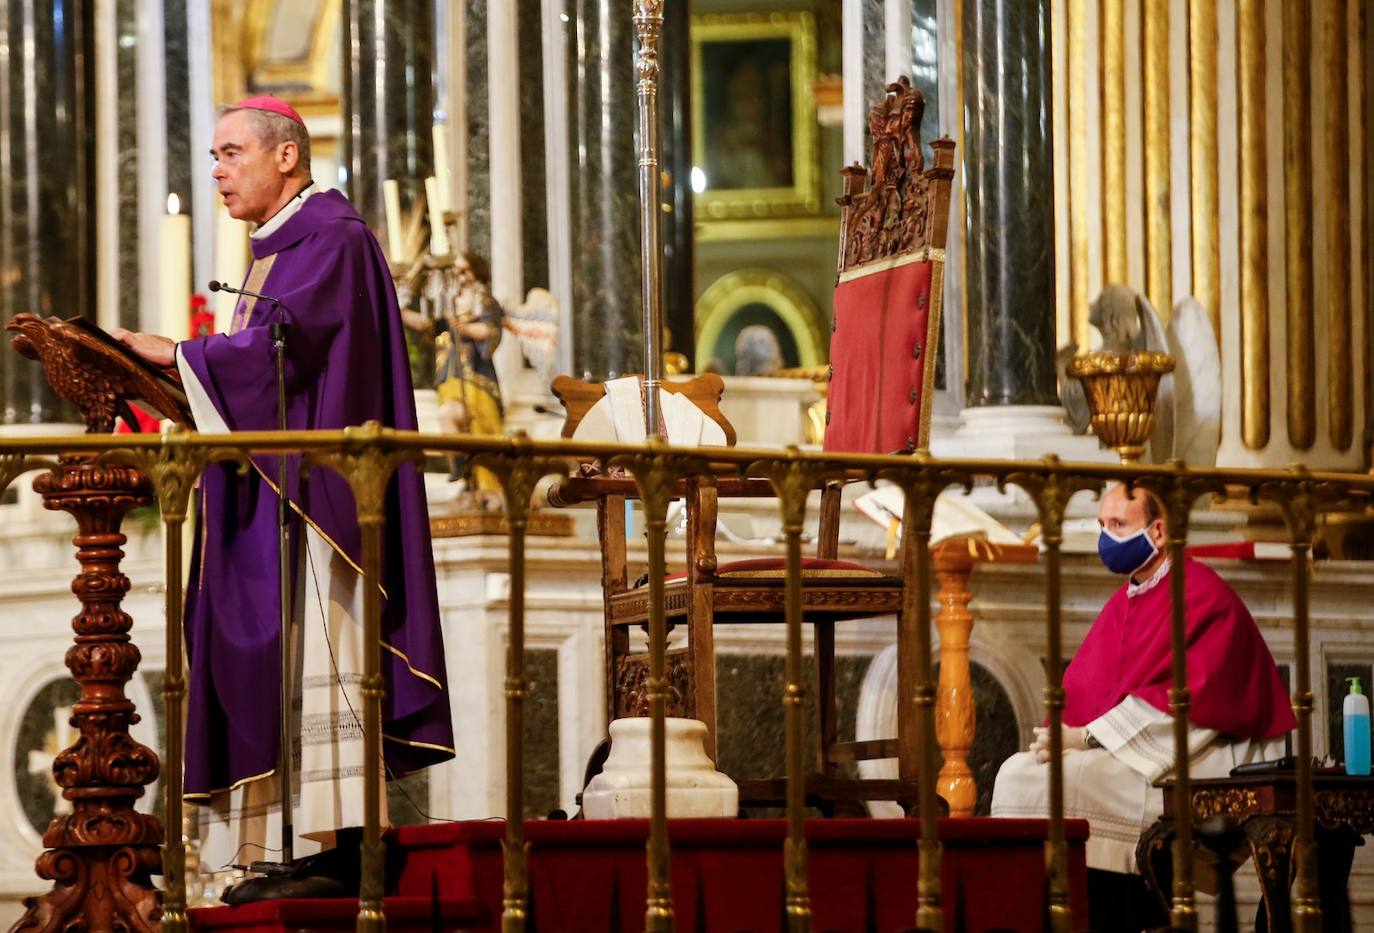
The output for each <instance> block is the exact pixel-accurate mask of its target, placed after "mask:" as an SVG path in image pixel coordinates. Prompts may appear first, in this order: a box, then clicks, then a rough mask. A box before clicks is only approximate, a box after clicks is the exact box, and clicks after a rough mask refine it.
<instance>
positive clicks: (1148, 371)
mask: <svg viewBox="0 0 1374 933" xmlns="http://www.w3.org/2000/svg"><path fill="white" fill-rule="evenodd" d="M1173 369H1174V358H1173V357H1171V356H1170V355H1169V354H1167V353H1156V352H1144V351H1139V352H1132V353H1113V352H1110V351H1101V352H1097V353H1085V354H1081V355H1079V356H1075V357H1074V358H1073V359H1072V360H1070V361H1069V366H1068V373H1069V375H1070V376H1072V377H1073V378H1075V379H1077V380H1079V381H1080V382H1082V383H1083V391H1084V393H1085V394H1086V395H1087V397H1088V409H1089V410H1090V411H1091V412H1092V422H1091V424H1092V429H1093V433H1094V434H1096V435H1097V436H1098V438H1099V439H1100V440H1101V441H1102V443H1104V444H1106V445H1107V446H1108V447H1111V448H1112V449H1114V450H1115V451H1116V452H1117V453H1118V454H1119V455H1120V456H1121V462H1122V463H1134V462H1136V461H1137V460H1139V459H1140V457H1141V455H1142V454H1144V453H1145V442H1146V441H1147V440H1149V437H1150V429H1151V428H1152V427H1153V426H1154V420H1155V399H1156V395H1157V393H1158V391H1159V380H1160V377H1161V376H1163V375H1164V374H1165V373H1170V372H1173Z"/></svg>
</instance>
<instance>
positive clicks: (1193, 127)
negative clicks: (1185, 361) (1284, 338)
mask: <svg viewBox="0 0 1374 933" xmlns="http://www.w3.org/2000/svg"><path fill="white" fill-rule="evenodd" d="M1241 2H1244V0H1241ZM1249 6H1251V7H1253V6H1254V4H1253V3H1251V4H1249ZM1188 178H1189V188H1190V191H1189V194H1190V196H1191V197H1190V213H1191V215H1192V216H1191V226H1192V253H1193V256H1192V260H1193V263H1192V265H1193V297H1195V298H1196V299H1197V300H1198V301H1199V302H1200V303H1201V304H1202V306H1203V307H1204V308H1206V309H1207V313H1208V314H1210V315H1211V318H1212V330H1213V331H1215V332H1216V333H1218V334H1220V333H1221V288H1220V277H1221V273H1220V267H1221V243H1220V240H1219V239H1218V237H1219V235H1220V231H1219V230H1218V225H1217V6H1216V0H1189V2H1188Z"/></svg>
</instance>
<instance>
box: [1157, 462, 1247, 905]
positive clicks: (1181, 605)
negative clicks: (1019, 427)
mask: <svg viewBox="0 0 1374 933" xmlns="http://www.w3.org/2000/svg"><path fill="white" fill-rule="evenodd" d="M1169 467H1170V468H1171V469H1172V471H1173V472H1172V473H1170V474H1169V475H1167V476H1164V477H1147V478H1141V479H1139V480H1137V481H1136V485H1138V486H1140V487H1142V488H1144V489H1146V490H1149V491H1150V492H1153V493H1154V494H1155V495H1156V496H1158V497H1159V499H1160V501H1161V502H1162V503H1163V505H1164V517H1165V524H1167V525H1168V528H1169V536H1168V538H1167V539H1166V541H1165V546H1166V547H1167V548H1168V550H1169V562H1170V567H1171V569H1170V571H1169V590H1170V594H1169V595H1170V600H1171V604H1172V608H1171V617H1170V638H1171V641H1172V652H1171V657H1172V665H1173V669H1172V675H1171V676H1172V679H1173V687H1171V688H1170V690H1169V712H1170V713H1172V714H1173V717H1174V825H1175V827H1176V834H1175V836H1174V890H1173V897H1172V899H1171V901H1170V906H1169V924H1170V926H1171V928H1172V929H1175V930H1196V929H1197V925H1198V915H1197V897H1196V885H1195V884H1194V883H1193V855H1194V852H1193V812H1192V780H1191V778H1190V776H1189V754H1188V709H1189V707H1190V706H1191V694H1190V692H1189V690H1188V598H1187V589H1186V586H1187V580H1186V579H1185V577H1186V572H1185V567H1184V564H1185V561H1186V555H1185V552H1184V550H1185V548H1186V547H1187V544H1188V526H1189V523H1190V516H1191V513H1192V510H1193V503H1194V502H1196V501H1197V499H1198V497H1199V496H1202V495H1205V494H1207V493H1215V494H1218V495H1221V496H1224V495H1225V494H1226V488H1225V486H1223V485H1222V484H1221V483H1219V482H1218V481H1216V480H1214V479H1209V478H1198V477H1195V476H1191V475H1190V474H1189V473H1188V470H1187V467H1186V466H1185V465H1184V463H1183V461H1181V460H1170V461H1169Z"/></svg>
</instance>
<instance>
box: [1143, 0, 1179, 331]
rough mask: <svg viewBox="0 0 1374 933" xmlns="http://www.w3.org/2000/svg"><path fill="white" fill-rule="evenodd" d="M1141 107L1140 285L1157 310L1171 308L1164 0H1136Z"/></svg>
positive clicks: (1166, 1)
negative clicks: (1142, 207) (1142, 201)
mask: <svg viewBox="0 0 1374 933" xmlns="http://www.w3.org/2000/svg"><path fill="white" fill-rule="evenodd" d="M1140 10H1141V35H1142V38H1143V45H1144V48H1143V50H1142V51H1143V55H1142V58H1143V60H1144V69H1143V70H1144V76H1145V82H1144V83H1145V86H1144V89H1143V90H1144V111H1145V290H1146V293H1147V294H1148V295H1149V297H1150V302H1151V303H1152V304H1153V305H1154V306H1155V309H1156V310H1157V311H1159V313H1160V314H1162V315H1166V316H1167V315H1168V314H1169V309H1170V308H1172V307H1173V303H1174V302H1173V262H1172V257H1171V246H1172V242H1173V234H1172V228H1171V226H1170V220H1171V218H1170V212H1169V200H1170V198H1169V168H1170V164H1169V163H1170V158H1169V0H1141V6H1140Z"/></svg>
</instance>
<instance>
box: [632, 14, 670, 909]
mask: <svg viewBox="0 0 1374 933" xmlns="http://www.w3.org/2000/svg"><path fill="white" fill-rule="evenodd" d="M663 2H664V0H634V30H635V96H636V98H637V100H638V104H639V106H638V110H637V113H636V117H637V123H638V126H637V130H638V133H637V135H638V141H639V219H640V260H641V274H642V277H643V297H644V434H645V437H647V438H649V440H650V442H651V443H652V442H653V441H654V440H655V439H657V440H659V441H662V440H663V439H664V438H663V433H662V429H661V427H660V426H661V424H662V420H661V419H660V418H659V411H658V409H659V405H658V402H659V398H658V392H659V388H658V387H659V383H660V382H661V381H662V378H663V359H662V354H661V347H660V346H659V341H660V335H661V334H662V329H661V326H660V321H661V320H662V317H663V315H662V307H661V303H662V300H663V295H662V288H661V284H660V283H661V277H660V275H659V266H660V263H661V261H662V257H661V256H660V254H659V252H660V247H659V206H658V154H659V139H658V48H659V36H660V34H661V33H662V31H663ZM647 505H648V503H647V502H646V506H647ZM650 524H651V527H650V529H649V533H650V534H651V535H655V536H656V540H653V541H651V542H650V548H651V551H650V553H651V555H652V554H653V553H654V548H655V547H657V548H660V549H661V547H662V538H661V537H657V536H658V535H661V533H662V527H661V526H659V527H657V528H655V527H653V526H652V525H653V523H650ZM658 553H659V554H661V553H662V552H661V550H659V551H658ZM650 567H651V569H650V573H651V574H655V573H657V574H661V573H662V566H661V564H660V565H658V566H654V563H653V558H652V556H651V558H650ZM658 579H662V578H661V576H660V577H658ZM655 590H656V592H654V593H652V594H651V602H652V601H653V597H655V596H657V597H658V598H659V599H660V600H661V599H662V588H661V587H655ZM667 642H668V633H667V625H666V623H665V620H664V614H663V607H662V605H661V604H660V605H656V606H655V605H651V606H650V612H649V766H650V787H651V788H652V797H651V806H650V811H649V812H650V817H651V818H650V821H649V845H648V853H647V855H648V874H649V885H648V899H647V904H646V906H645V915H644V928H645V930H646V931H647V933H667V931H670V930H672V929H673V897H672V891H671V888H670V886H669V881H668V800H667V789H666V785H667V748H666V744H667V732H666V730H667V724H666V722H665V721H664V719H665V716H666V715H667V698H668V679H667V676H666V674H665V670H664V669H665V667H666V663H665V660H666V658H665V656H666V654H667Z"/></svg>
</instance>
